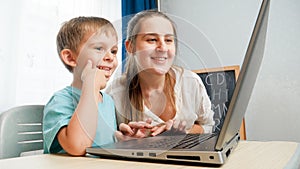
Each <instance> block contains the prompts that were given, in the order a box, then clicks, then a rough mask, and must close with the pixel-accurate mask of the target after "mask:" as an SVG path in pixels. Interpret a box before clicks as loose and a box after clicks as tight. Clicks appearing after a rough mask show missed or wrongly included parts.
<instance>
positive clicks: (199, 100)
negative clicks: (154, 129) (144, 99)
mask: <svg viewBox="0 0 300 169" xmlns="http://www.w3.org/2000/svg"><path fill="white" fill-rule="evenodd" d="M172 70H173V71H174V72H175V76H176V83H175V90H174V91H175V105H176V115H175V117H174V118H173V120H176V121H183V120H184V121H186V130H189V129H190V128H191V127H192V126H193V124H194V123H195V122H197V124H200V125H201V126H202V127H203V129H204V133H211V132H212V129H213V126H214V124H215V122H214V120H213V116H214V112H213V111H212V110H211V102H210V100H209V97H208V95H207V92H206V89H205V86H204V84H203V82H202V80H201V79H200V77H199V76H198V75H197V74H196V73H194V72H192V71H190V70H186V69H182V68H178V67H173V68H172ZM125 86H126V85H125V77H124V76H122V77H120V78H117V79H114V80H113V81H112V83H111V84H110V85H109V86H108V87H107V88H106V91H105V92H107V93H108V94H109V95H111V96H112V97H113V99H114V101H115V105H116V110H117V112H118V113H119V115H118V116H123V117H126V116H125V115H124V114H122V113H125V112H126V110H127V111H128V108H129V107H130V106H128V104H130V103H129V102H128V101H129V96H128V94H126V93H127V91H126V90H125ZM143 113H144V120H145V119H147V118H152V120H153V123H152V124H153V125H156V124H159V123H163V122H164V121H163V120H162V119H160V118H159V117H158V116H157V115H156V114H154V113H153V112H151V111H150V110H149V109H148V108H147V107H146V106H144V112H143ZM119 123H120V122H119Z"/></svg>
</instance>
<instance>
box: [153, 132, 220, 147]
mask: <svg viewBox="0 0 300 169" xmlns="http://www.w3.org/2000/svg"><path fill="white" fill-rule="evenodd" d="M215 135H216V134H186V135H175V136H168V137H166V138H165V139H162V140H158V141H156V142H152V143H149V144H148V148H163V149H169V148H173V149H183V148H192V147H194V146H196V145H198V144H199V143H202V142H203V141H206V140H207V139H210V138H212V137H214V136H215Z"/></svg>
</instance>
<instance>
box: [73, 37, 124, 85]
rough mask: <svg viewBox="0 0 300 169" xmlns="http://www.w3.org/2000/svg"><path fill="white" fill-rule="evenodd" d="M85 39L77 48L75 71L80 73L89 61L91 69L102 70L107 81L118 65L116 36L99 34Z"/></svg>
mask: <svg viewBox="0 0 300 169" xmlns="http://www.w3.org/2000/svg"><path fill="white" fill-rule="evenodd" d="M86 38H88V39H87V40H86V41H85V42H83V43H82V44H81V45H80V48H79V50H80V51H79V54H78V56H77V66H76V67H77V70H79V71H81V72H82V70H83V69H84V67H85V66H86V64H87V61H88V60H91V61H92V64H93V68H98V69H101V70H103V71H104V72H105V77H106V79H107V80H109V78H110V77H111V75H112V74H113V72H114V71H115V69H116V67H117V65H118V59H117V52H118V46H117V37H116V35H114V34H111V33H109V32H108V33H103V32H101V33H93V34H87V35H86Z"/></svg>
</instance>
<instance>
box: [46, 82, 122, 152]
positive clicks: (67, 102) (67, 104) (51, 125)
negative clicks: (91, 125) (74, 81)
mask: <svg viewBox="0 0 300 169" xmlns="http://www.w3.org/2000/svg"><path fill="white" fill-rule="evenodd" d="M80 95H81V91H80V90H79V89H77V88H74V87H71V86H67V87H66V88H64V89H62V90H60V91H58V92H56V93H54V95H53V96H52V97H51V99H50V100H49V102H48V103H47V104H46V106H45V108H44V119H43V134H44V153H60V152H65V151H64V150H63V148H62V147H61V146H60V144H59V142H58V139H57V133H58V131H59V130H60V129H61V128H62V127H64V126H67V125H68V124H69V121H70V119H71V117H72V115H73V113H74V111H75V109H76V107H77V104H78V102H79V99H80ZM102 97H103V101H102V103H99V104H98V113H99V114H98V126H97V131H96V136H95V139H94V142H93V146H99V145H103V144H107V143H112V142H115V137H114V132H115V131H116V130H117V122H116V114H115V105H114V101H113V99H112V98H111V97H110V96H109V95H108V94H105V93H102Z"/></svg>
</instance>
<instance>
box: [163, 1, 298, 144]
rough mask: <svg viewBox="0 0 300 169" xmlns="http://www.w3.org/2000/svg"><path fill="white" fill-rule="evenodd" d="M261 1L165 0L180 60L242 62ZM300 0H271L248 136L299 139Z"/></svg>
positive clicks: (189, 63)
mask: <svg viewBox="0 0 300 169" xmlns="http://www.w3.org/2000/svg"><path fill="white" fill-rule="evenodd" d="M260 3H261V0H243V1H240V0H229V1H217V0H210V1H204V0H200V1H199V0H185V1H183V0H161V10H162V11H164V12H167V13H169V14H170V15H171V16H172V17H173V19H174V20H175V22H177V27H178V30H179V32H178V34H179V41H180V45H181V46H180V53H179V58H178V63H179V64H181V65H183V66H185V67H187V68H190V69H200V68H203V67H219V66H227V65H236V64H237V65H241V64H242V61H243V57H244V55H245V52H246V49H247V44H248V42H249V38H250V35H251V31H252V29H253V26H254V21H255V18H256V16H257V14H258V9H259V6H260ZM299 18H300V1H297V0H271V6H270V15H269V25H268V32H267V39H266V47H265V55H264V59H263V63H262V67H261V70H260V73H259V75H258V79H257V81H256V85H255V87H254V91H253V94H252V97H251V99H250V102H249V105H248V108H247V112H246V117H245V118H246V134H247V139H248V140H289V141H298V142H300V135H299V134H298V133H299V131H297V130H300V123H299V122H298V121H300V108H298V106H297V105H299V103H298V100H299V97H300V76H299V75H298V73H299V72H300V57H299V54H300V41H299V38H300V31H299V30H300V20H299Z"/></svg>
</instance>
